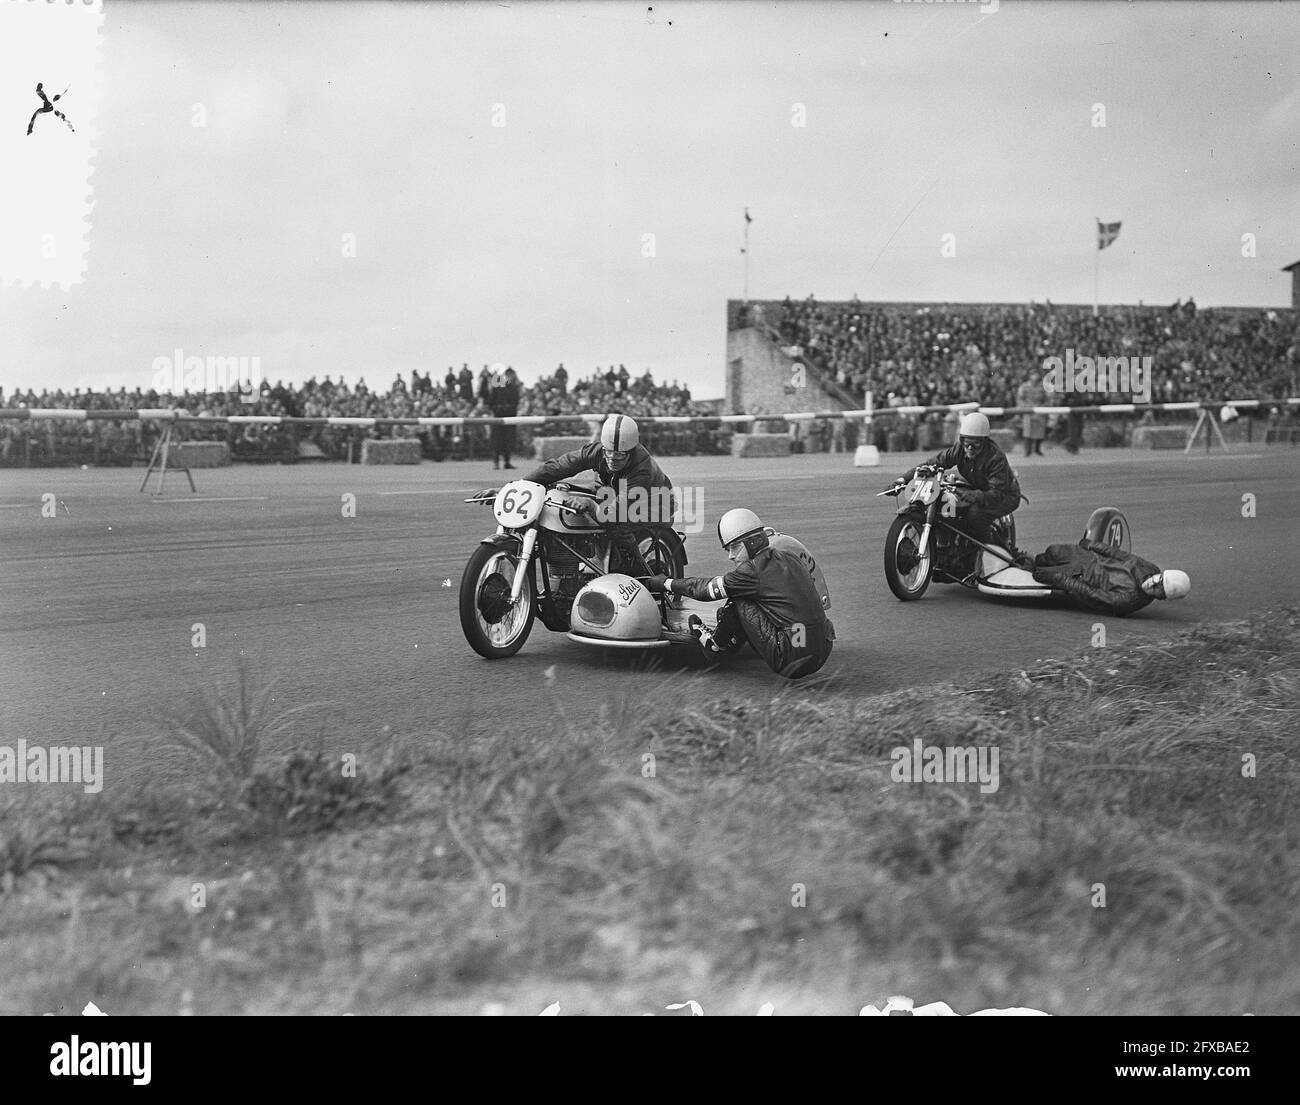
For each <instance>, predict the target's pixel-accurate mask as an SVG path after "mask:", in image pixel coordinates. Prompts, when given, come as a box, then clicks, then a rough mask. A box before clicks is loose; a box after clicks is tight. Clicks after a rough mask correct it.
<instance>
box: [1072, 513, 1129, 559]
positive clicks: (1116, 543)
mask: <svg viewBox="0 0 1300 1105" xmlns="http://www.w3.org/2000/svg"><path fill="white" fill-rule="evenodd" d="M1083 536H1084V537H1086V538H1087V539H1088V540H1089V541H1095V542H1096V543H1097V544H1099V545H1111V546H1113V547H1116V548H1119V549H1121V550H1122V551H1123V552H1130V551H1131V550H1130V548H1129V544H1130V542H1131V540H1132V537H1133V535H1132V533H1131V532H1130V530H1129V528H1128V519H1127V518H1125V517H1124V514H1123V512H1121V511H1119V510H1116V509H1115V508H1114V507H1113V506H1103V507H1098V508H1097V509H1096V510H1094V511H1093V512H1092V516H1091V517H1090V518H1089V519H1088V525H1087V526H1086V527H1085V528H1084V531H1083Z"/></svg>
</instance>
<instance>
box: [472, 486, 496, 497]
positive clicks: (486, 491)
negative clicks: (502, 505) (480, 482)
mask: <svg viewBox="0 0 1300 1105" xmlns="http://www.w3.org/2000/svg"><path fill="white" fill-rule="evenodd" d="M499 490H500V488H496V487H485V488H483V490H482V491H475V492H474V494H473V495H471V496H470V498H471V499H486V498H489V497H490V498H493V499H495V498H496V497H497V492H498V491H499Z"/></svg>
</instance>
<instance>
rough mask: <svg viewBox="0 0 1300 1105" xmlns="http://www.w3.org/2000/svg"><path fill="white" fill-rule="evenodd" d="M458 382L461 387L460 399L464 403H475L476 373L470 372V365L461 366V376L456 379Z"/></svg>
mask: <svg viewBox="0 0 1300 1105" xmlns="http://www.w3.org/2000/svg"><path fill="white" fill-rule="evenodd" d="M456 382H457V383H458V384H459V385H460V398H461V400H462V402H465V403H473V402H474V373H472V372H471V371H470V370H469V365H467V364H464V363H462V364H461V366H460V375H459V376H457V377H456Z"/></svg>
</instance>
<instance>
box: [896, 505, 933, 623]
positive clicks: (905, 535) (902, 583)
mask: <svg viewBox="0 0 1300 1105" xmlns="http://www.w3.org/2000/svg"><path fill="white" fill-rule="evenodd" d="M921 529H922V527H921V524H920V523H919V522H917V521H916V520H915V519H914V518H909V517H908V516H907V515H906V514H900V515H898V516H897V517H896V518H895V519H894V522H893V525H891V526H890V527H889V534H888V535H887V536H886V537H885V580H886V582H887V583H888V584H889V589H890V590H891V591H893V592H894V597H895V598H897V599H900V600H902V601H903V602H912V601H914V600H916V599H919V598H920V597H921V596H922V595H924V594H925V589H926V588H927V587H929V586H930V568H931V565H932V563H933V562H932V560H931V549H930V548H927V549H926V550H925V555H924V556H918V555H917V551H918V550H919V548H920V546H921Z"/></svg>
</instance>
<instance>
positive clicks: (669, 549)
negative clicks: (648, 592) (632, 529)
mask: <svg viewBox="0 0 1300 1105" xmlns="http://www.w3.org/2000/svg"><path fill="white" fill-rule="evenodd" d="M637 548H638V549H639V550H640V552H641V559H642V560H644V561H645V565H646V567H647V568H648V569H649V570H650V574H651V575H654V576H659V575H662V576H669V577H670V578H672V579H680V578H681V577H682V576H683V575H685V574H686V547H685V546H684V545H683V544H682V539H681V538H680V537H678V536H677V533H676V531H675V530H656V531H655V532H654V534H653V535H651V536H649V537H643V538H642V539H641V540H640V541H638V542H637Z"/></svg>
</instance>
